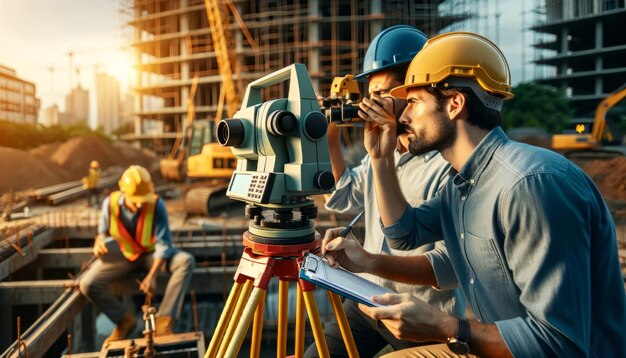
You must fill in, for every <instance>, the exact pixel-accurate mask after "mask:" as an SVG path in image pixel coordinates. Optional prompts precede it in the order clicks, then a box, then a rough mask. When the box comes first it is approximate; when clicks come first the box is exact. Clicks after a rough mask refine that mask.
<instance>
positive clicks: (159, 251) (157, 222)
mask: <svg viewBox="0 0 626 358" xmlns="http://www.w3.org/2000/svg"><path fill="white" fill-rule="evenodd" d="M154 240H155V243H154V253H153V254H152V255H153V257H154V258H158V259H169V258H170V257H171V256H172V254H173V253H174V247H173V246H172V233H171V232H170V225H169V222H168V219H167V209H166V208H165V204H164V203H163V200H162V199H161V198H159V199H158V200H157V202H156V207H155V208H154Z"/></svg>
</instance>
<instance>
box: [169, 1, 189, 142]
mask: <svg viewBox="0 0 626 358" xmlns="http://www.w3.org/2000/svg"><path fill="white" fill-rule="evenodd" d="M180 8H181V9H183V10H184V9H186V8H187V0H180ZM179 20H180V27H179V28H180V32H181V34H182V35H183V37H180V39H179V45H178V46H179V52H180V59H181V61H180V79H181V81H189V79H190V78H191V77H190V75H189V67H190V66H189V59H188V56H189V55H190V53H189V50H188V49H187V34H188V33H189V13H187V12H184V11H183V12H182V13H181V14H180V18H179ZM190 88H191V86H186V85H184V86H182V87H181V88H180V106H181V107H183V108H187V99H188V98H189V89H190ZM180 121H181V123H180V128H182V131H183V133H186V132H187V130H186V127H187V112H186V111H185V112H184V113H183V114H181V118H180ZM174 129H175V128H172V130H174Z"/></svg>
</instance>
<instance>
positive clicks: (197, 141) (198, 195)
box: [160, 0, 258, 214]
mask: <svg viewBox="0 0 626 358" xmlns="http://www.w3.org/2000/svg"><path fill="white" fill-rule="evenodd" d="M204 4H205V8H206V13H207V18H208V22H209V27H210V28H211V39H212V40H213V46H214V51H215V54H216V60H217V65H218V68H219V72H220V75H221V77H222V89H221V91H220V98H219V105H218V110H217V113H216V116H215V121H209V120H194V119H193V118H194V116H195V105H194V97H195V93H196V90H197V86H198V76H195V77H194V80H193V82H192V86H191V89H190V91H189V96H188V99H187V130H188V131H190V132H188V133H182V132H181V136H180V137H177V138H176V141H175V143H174V146H173V148H172V152H171V153H170V155H169V156H168V158H164V159H162V160H161V163H160V168H161V174H162V175H163V177H165V178H166V179H168V180H172V181H182V180H183V179H184V178H185V177H189V178H195V179H205V180H210V183H209V184H208V186H203V187H197V188H193V189H190V190H189V191H187V193H185V199H184V204H185V210H186V211H187V212H188V213H200V214H211V213H212V211H213V210H216V209H218V208H221V207H223V206H226V205H229V204H230V202H231V201H230V199H229V198H227V197H226V196H225V193H226V189H227V187H228V181H229V180H230V177H231V176H232V173H233V171H234V169H235V167H236V165H237V160H236V158H235V156H234V155H233V154H232V151H231V150H230V148H227V147H222V146H220V145H219V143H217V141H216V140H215V138H214V128H215V124H216V123H218V122H219V121H220V120H221V119H222V111H223V106H224V102H225V104H226V108H227V114H228V116H229V117H232V116H233V115H234V114H235V112H236V111H237V110H239V107H240V106H241V92H242V90H243V84H242V83H241V67H240V65H239V61H238V60H237V57H236V55H235V51H234V48H235V46H233V43H232V37H231V33H230V28H229V27H228V24H229V23H230V22H229V19H228V17H229V15H228V12H229V9H228V8H226V7H225V5H228V6H229V8H230V12H232V13H233V15H234V16H235V18H236V19H237V22H238V23H239V26H240V27H241V28H242V30H243V31H244V34H245V35H246V38H247V39H248V41H249V42H251V44H253V45H256V43H255V42H254V40H253V39H252V37H251V35H250V33H249V31H248V30H247V28H246V27H245V24H243V21H242V20H241V17H240V16H239V13H238V12H237V9H236V8H235V7H234V6H232V3H231V2H229V1H227V2H226V4H224V3H223V2H221V1H218V0H205V1H204ZM257 47H258V46H257ZM235 79H236V80H237V82H235ZM185 138H189V141H188V143H187V145H185Z"/></svg>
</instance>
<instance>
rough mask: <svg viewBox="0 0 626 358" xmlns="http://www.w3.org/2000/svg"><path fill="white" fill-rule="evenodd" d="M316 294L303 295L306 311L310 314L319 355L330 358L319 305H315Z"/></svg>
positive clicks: (307, 293) (321, 357)
mask: <svg viewBox="0 0 626 358" xmlns="http://www.w3.org/2000/svg"><path fill="white" fill-rule="evenodd" d="M314 292H315V291H306V292H303V293H302V294H303V296H304V303H305V304H306V310H307V312H308V314H309V320H310V321H311V328H312V330H313V338H315V346H316V347H317V353H318V354H319V356H320V358H330V353H329V352H328V344H327V343H326V337H325V336H324V329H323V328H322V320H321V318H320V312H319V311H318V309H317V304H316V303H315V296H314Z"/></svg>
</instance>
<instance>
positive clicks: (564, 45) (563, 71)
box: [557, 27, 569, 91]
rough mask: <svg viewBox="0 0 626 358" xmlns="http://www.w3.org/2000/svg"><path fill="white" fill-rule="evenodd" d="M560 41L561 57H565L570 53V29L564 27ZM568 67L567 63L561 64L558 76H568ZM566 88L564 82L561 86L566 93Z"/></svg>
mask: <svg viewBox="0 0 626 358" xmlns="http://www.w3.org/2000/svg"><path fill="white" fill-rule="evenodd" d="M560 40H561V49H560V51H559V55H564V54H566V53H567V52H568V51H569V28H567V27H563V29H562V30H561V38H560ZM567 67H568V62H567V61H563V62H561V64H560V65H559V67H558V69H557V75H558V76H565V75H567ZM565 87H567V84H566V83H565V82H563V83H562V85H561V89H562V90H563V91H565Z"/></svg>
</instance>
